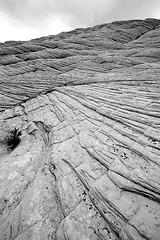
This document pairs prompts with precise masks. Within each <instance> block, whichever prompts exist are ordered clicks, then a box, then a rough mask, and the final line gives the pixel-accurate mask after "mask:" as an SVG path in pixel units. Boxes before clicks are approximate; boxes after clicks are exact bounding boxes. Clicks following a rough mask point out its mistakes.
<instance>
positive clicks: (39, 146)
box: [0, 19, 160, 240]
mask: <svg viewBox="0 0 160 240" xmlns="http://www.w3.org/2000/svg"><path fill="white" fill-rule="evenodd" d="M0 239H1V240H11V239H12V240H13V239H14V240H51V239H57V240H66V239H69V240H98V239H106V240H108V239H111V240H113V239H114V240H115V239H116V240H118V239H120V240H128V239H129V240H144V239H145V240H146V239H147V240H159V239H160V20H156V19H146V20H130V21H121V22H113V23H110V24H103V25H98V26H95V27H91V28H86V29H76V30H73V31H71V32H65V33H61V34H59V35H56V36H48V37H43V38H39V39H34V40H31V41H28V42H15V41H10V42H6V43H0Z"/></svg>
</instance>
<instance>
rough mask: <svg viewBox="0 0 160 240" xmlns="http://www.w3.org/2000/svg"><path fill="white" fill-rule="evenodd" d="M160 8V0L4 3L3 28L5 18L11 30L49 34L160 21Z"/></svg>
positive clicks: (0, 6)
mask: <svg viewBox="0 0 160 240" xmlns="http://www.w3.org/2000/svg"><path fill="white" fill-rule="evenodd" d="M157 9H160V1H159V0H154V4H153V1H150V0H145V1H144V0H134V1H133V0H0V21H1V22H0V26H1V27H3V26H2V24H1V23H2V18H3V17H4V16H5V18H3V22H4V21H7V23H8V25H9V24H10V28H11V27H13V25H14V28H19V29H20V28H23V29H25V28H26V29H28V31H29V29H31V31H33V29H35V32H36V33H37V32H38V31H39V33H42V34H44V35H46V34H48V32H49V31H50V33H49V34H54V33H55V32H56V33H57V31H55V29H58V28H59V32H60V31H65V30H69V29H73V28H76V27H87V26H93V25H96V24H101V23H105V22H112V21H115V20H124V19H137V18H139V19H144V18H147V17H155V18H160V11H158V10H157ZM8 29H9V28H8ZM1 31H2V30H1ZM17 31H18V29H17ZM45 33H46V34H45Z"/></svg>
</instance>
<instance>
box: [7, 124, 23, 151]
mask: <svg viewBox="0 0 160 240" xmlns="http://www.w3.org/2000/svg"><path fill="white" fill-rule="evenodd" d="M21 135H22V133H21V131H20V130H18V129H16V128H15V129H14V130H12V131H11V132H10V133H9V135H8V136H7V137H6V138H5V143H6V145H7V149H8V150H9V151H13V150H14V149H15V148H16V147H17V146H18V145H19V143H20V141H21V139H20V136H21Z"/></svg>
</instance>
